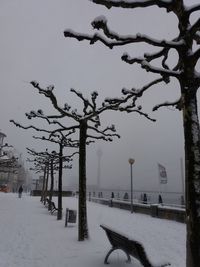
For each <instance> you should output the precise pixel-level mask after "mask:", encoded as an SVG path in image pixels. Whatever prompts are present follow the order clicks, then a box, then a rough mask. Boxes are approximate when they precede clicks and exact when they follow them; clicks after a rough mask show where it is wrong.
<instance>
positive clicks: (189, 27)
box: [16, 0, 200, 267]
mask: <svg viewBox="0 0 200 267" xmlns="http://www.w3.org/2000/svg"><path fill="white" fill-rule="evenodd" d="M91 1H92V2H94V3H96V4H99V5H102V6H105V7H106V8H109V9H110V8H113V7H116V8H125V9H126V8H127V9H136V8H148V7H157V8H162V9H164V10H165V11H166V12H171V13H173V14H174V15H175V16H176V18H177V22H178V35H177V36H176V37H175V38H173V39H172V40H164V39H163V40H158V39H155V38H152V37H150V36H147V35H142V34H136V35H128V36H127V35H126V36H123V35H119V34H117V33H116V32H114V31H112V30H111V29H110V28H109V26H108V23H107V20H106V18H105V17H102V16H101V17H98V18H96V19H95V20H94V21H93V22H92V23H91V24H92V26H93V28H94V30H96V32H95V34H94V35H88V34H82V33H81V34H80V33H76V32H74V31H73V30H66V31H65V32H64V36H65V37H68V38H69V37H70V38H76V39H77V40H78V41H82V40H88V41H89V42H90V44H91V45H93V44H95V43H96V42H101V43H102V44H104V45H105V46H107V47H108V48H110V49H113V48H115V47H119V46H125V45H130V44H137V43H146V44H147V45H150V46H153V47H154V48H157V51H156V52H153V53H151V54H149V53H148V54H147V53H146V54H144V56H143V57H136V58H131V56H130V55H128V54H124V55H122V57H121V59H122V60H123V61H124V62H126V63H128V64H135V63H137V64H139V65H140V66H141V68H142V69H144V70H145V71H147V72H149V73H153V74H156V75H158V78H157V79H154V80H152V82H150V83H149V84H146V85H144V86H143V87H142V88H140V89H135V88H131V89H123V90H122V96H121V97H117V98H113V99H107V100H105V101H104V102H103V103H102V105H101V107H99V108H97V106H96V98H97V93H96V92H94V93H92V95H91V100H90V101H89V100H87V99H85V98H84V97H83V95H82V94H81V93H79V92H77V91H75V90H72V91H73V92H74V93H75V94H76V95H77V96H78V97H79V98H80V99H82V101H83V103H84V108H83V114H80V113H78V112H77V111H70V109H71V108H70V107H69V105H68V104H65V106H64V107H59V105H58V103H57V99H56V97H55V95H54V94H53V91H52V90H53V87H49V88H47V89H42V88H41V87H40V86H39V84H38V83H37V82H32V83H31V84H32V85H33V86H34V88H36V89H37V90H38V91H39V93H40V94H43V95H45V96H46V97H48V98H49V99H50V101H51V102H52V104H53V106H54V108H55V109H56V110H57V111H58V115H52V116H45V115H44V114H43V113H42V112H41V111H38V112H31V113H29V114H27V116H28V118H33V117H40V118H43V119H45V120H47V121H48V123H49V124H56V125H57V126H59V127H60V129H59V130H55V131H54V132H53V133H56V132H60V133H64V132H65V131H70V130H72V129H74V130H76V129H79V141H78V142H79V226H80V227H79V240H83V239H84V238H86V237H87V236H88V229H87V213H86V165H85V161H86V142H87V141H86V140H87V138H96V139H104V140H106V141H109V139H110V137H111V136H112V135H111V134H107V131H108V130H110V131H113V130H114V128H112V127H111V128H110V127H108V128H107V129H105V130H102V131H100V130H99V129H98V128H99V126H100V117H99V116H100V114H101V113H102V112H104V111H106V110H118V111H126V112H136V113H140V114H142V115H144V116H145V117H147V118H149V119H151V118H150V117H149V116H148V115H147V114H145V113H143V112H142V111H141V108H140V107H137V106H136V100H137V99H138V98H140V97H142V96H143V95H144V94H145V93H146V91H148V89H150V88H152V86H154V85H158V84H160V85H161V84H163V86H164V84H166V83H169V82H170V79H171V78H173V79H176V80H177V81H178V83H179V86H180V98H179V99H178V100H175V101H172V102H164V103H161V104H158V105H156V106H155V107H154V108H153V110H157V109H158V108H160V107H166V106H173V107H176V108H177V109H178V110H182V114H183V128H184V138H185V184H186V224H187V255H186V256H187V257H186V258H187V261H186V262H187V267H196V266H198V265H199V262H200V231H199V229H200V132H199V119H198V107H197V90H198V89H199V87H200V73H199V71H198V69H197V66H198V63H199V58H200V47H199V45H200V18H197V20H196V21H195V22H191V17H192V15H193V14H194V13H197V12H199V11H200V4H196V5H192V6H191V7H186V6H185V4H184V1H183V0H168V1H166V0H139V1H138V0H132V1H126V0H117V1H116V0H91ZM99 30H101V31H102V32H103V35H102V34H100V33H99V32H98V31H99ZM171 51H176V53H177V62H176V64H175V65H174V66H173V67H170V66H169V64H168V59H169V58H170V54H171ZM157 62H159V64H160V66H159V67H158V66H157ZM65 116H67V117H69V118H72V119H73V120H74V121H75V122H76V123H77V124H76V125H75V126H70V127H66V126H64V125H63V124H61V122H58V121H57V119H61V118H63V117H65ZM54 119H56V120H54ZM89 123H91V124H92V125H91V124H89ZM16 125H17V124H16ZM27 128H28V127H27ZM29 128H30V127H29ZM32 128H33V127H32ZM88 130H93V131H94V132H96V133H98V134H100V136H98V137H94V136H92V135H90V134H88ZM49 134H50V137H51V135H52V133H49ZM115 136H118V135H116V134H115Z"/></svg>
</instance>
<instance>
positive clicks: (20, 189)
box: [18, 185, 23, 198]
mask: <svg viewBox="0 0 200 267" xmlns="http://www.w3.org/2000/svg"><path fill="white" fill-rule="evenodd" d="M22 192H23V187H22V186H21V185H20V187H19V190H18V194H19V198H21V197H22Z"/></svg>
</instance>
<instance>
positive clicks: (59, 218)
mask: <svg viewBox="0 0 200 267" xmlns="http://www.w3.org/2000/svg"><path fill="white" fill-rule="evenodd" d="M59 147H60V149H59V172H58V212H57V220H62V172H63V143H62V142H60V144H59Z"/></svg>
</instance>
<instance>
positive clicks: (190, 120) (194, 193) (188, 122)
mask: <svg viewBox="0 0 200 267" xmlns="http://www.w3.org/2000/svg"><path fill="white" fill-rule="evenodd" d="M192 91H193V93H191V92H192ZM183 126H184V136H185V185H186V186H185V188H186V224H187V244H186V245H187V255H186V266H187V267H197V266H199V264H200V132H199V120H198V112H197V99H196V90H192V89H191V90H188V89H187V90H185V93H184V94H183Z"/></svg>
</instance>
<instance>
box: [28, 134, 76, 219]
mask: <svg viewBox="0 0 200 267" xmlns="http://www.w3.org/2000/svg"><path fill="white" fill-rule="evenodd" d="M72 133H74V131H71V132H68V134H66V135H63V134H62V133H56V134H55V133H54V134H50V135H49V137H48V138H47V137H45V136H42V137H36V136H33V138H35V139H40V140H43V141H44V140H45V141H49V142H52V143H55V144H58V145H59V152H58V153H56V152H55V151H52V153H51V154H49V157H50V166H51V168H50V169H51V190H50V192H52V190H53V189H52V188H53V169H54V167H53V165H54V164H56V163H57V164H58V168H57V169H58V170H59V173H58V212H57V219H58V220H61V219H62V171H63V169H64V168H65V169H66V168H67V169H71V168H72V165H69V164H68V165H64V166H63V162H68V163H69V162H70V161H72V157H73V156H74V155H75V154H77V153H78V152H74V153H73V154H71V155H67V156H64V155H63V149H64V148H66V147H68V148H78V142H77V141H76V140H72V139H71V138H67V137H68V136H69V135H71V134H72ZM51 198H52V196H51V194H50V196H49V200H50V201H51Z"/></svg>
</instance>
